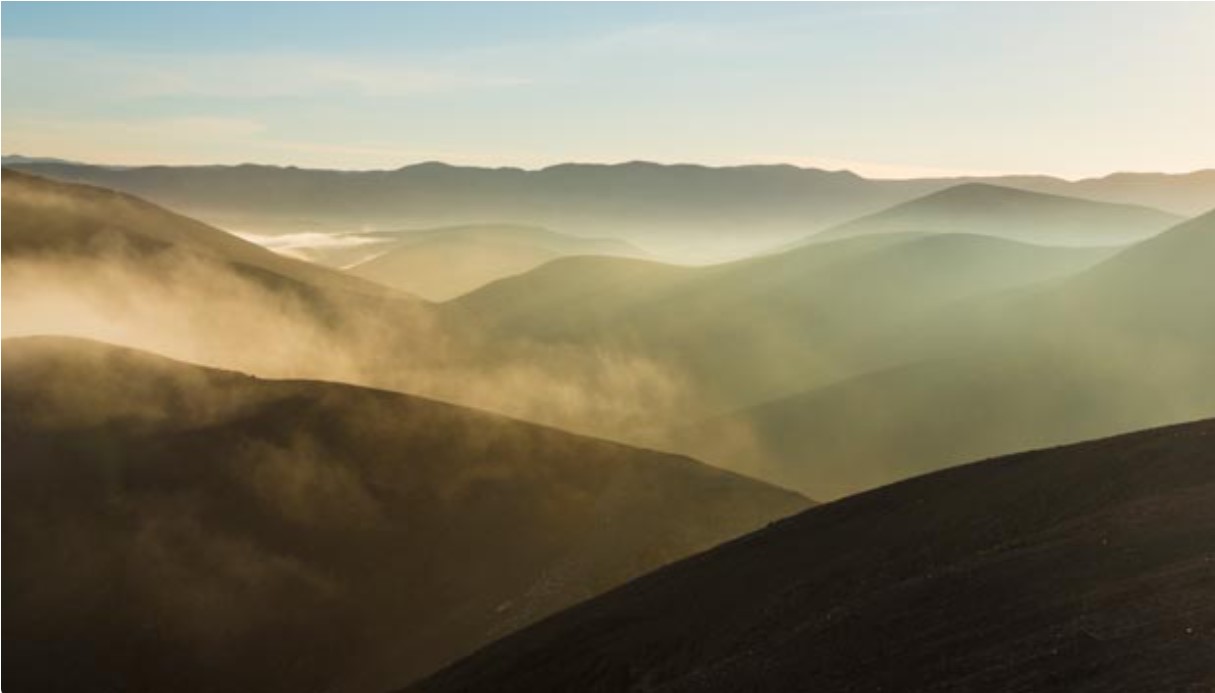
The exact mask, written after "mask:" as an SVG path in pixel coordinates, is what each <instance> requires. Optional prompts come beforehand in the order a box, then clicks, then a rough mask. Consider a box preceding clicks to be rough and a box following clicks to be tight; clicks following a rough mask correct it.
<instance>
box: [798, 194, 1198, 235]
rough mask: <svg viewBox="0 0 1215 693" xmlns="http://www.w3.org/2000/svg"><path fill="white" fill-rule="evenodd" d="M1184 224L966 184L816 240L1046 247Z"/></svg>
mask: <svg viewBox="0 0 1215 693" xmlns="http://www.w3.org/2000/svg"><path fill="white" fill-rule="evenodd" d="M1179 221H1181V218H1180V217H1177V216H1176V215H1173V214H1168V213H1165V212H1161V211H1158V210H1155V209H1149V208H1146V207H1136V206H1131V205H1116V204H1110V203H1107V202H1092V201H1089V200H1081V199H1079V198H1073V197H1062V196H1059V195H1047V194H1043V193H1036V192H1026V191H1024V190H1016V189H1013V188H1006V187H1000V186H996V185H988V184H984V183H966V184H963V185H958V186H956V187H952V188H948V189H946V190H942V191H939V192H934V193H932V194H931V195H927V196H925V197H922V198H919V199H916V200H912V201H911V202H904V203H902V204H899V205H896V206H894V207H892V208H890V209H887V210H883V211H881V212H878V213H876V214H870V215H868V216H864V217H861V218H859V219H855V220H853V221H849V222H847V223H845V224H840V225H839V226H835V227H832V228H830V229H827V230H826V231H823V232H821V233H819V234H816V235H815V236H814V239H815V240H829V239H838V238H848V237H853V236H862V235H867V234H881V233H909V232H910V233H974V234H983V235H988V236H996V237H998V238H1008V239H1012V240H1018V241H1023V242H1027V243H1041V244H1045V245H1070V246H1081V245H1088V246H1101V245H1117V244H1122V243H1129V242H1133V241H1138V240H1143V239H1144V238H1147V237H1150V236H1152V235H1154V234H1156V233H1158V232H1160V231H1163V230H1164V229H1166V228H1168V227H1170V226H1172V225H1174V224H1176V223H1177V222H1179Z"/></svg>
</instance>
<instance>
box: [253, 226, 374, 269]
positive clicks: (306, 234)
mask: <svg viewBox="0 0 1215 693" xmlns="http://www.w3.org/2000/svg"><path fill="white" fill-rule="evenodd" d="M229 233H231V234H232V235H233V236H236V237H237V238H240V239H241V240H244V241H248V242H250V243H254V244H256V245H260V246H261V247H263V248H265V249H266V250H270V251H273V252H275V253H278V254H279V255H285V256H287V257H291V258H295V259H297V260H307V261H309V262H316V263H319V264H322V265H328V266H330V267H340V268H342V269H345V268H347V267H352V266H354V265H357V264H359V263H361V262H366V261H367V260H369V259H371V258H373V257H375V256H376V255H379V254H380V253H381V252H383V250H384V249H385V248H386V247H387V246H389V245H392V243H393V239H391V238H385V237H383V236H370V235H367V234H364V233H361V232H343V233H325V232H320V231H302V232H299V233H285V234H261V233H251V232H247V231H229Z"/></svg>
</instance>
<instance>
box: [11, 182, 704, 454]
mask: <svg viewBox="0 0 1215 693" xmlns="http://www.w3.org/2000/svg"><path fill="white" fill-rule="evenodd" d="M3 193H4V236H3V239H4V241H3V242H4V247H3V267H4V271H3V284H4V287H3V288H4V291H3V304H4V305H3V307H4V324H3V331H4V335H5V336H21V335H31V334H63V335H72V336H79V337H88V338H94V339H101V340H104V341H108V342H113V343H118V344H124V345H127V346H133V347H137V348H142V349H147V350H151V351H154V352H157V353H160V354H163V355H167V356H171V357H174V358H179V359H183V360H187V361H190V362H194V363H201V364H204V365H212V366H219V367H225V368H234V369H238V370H242V371H245V372H249V373H254V374H257V375H261V376H266V377H304V378H316V379H325V380H339V381H344V382H350V383H356V384H363V385H371V386H376V387H384V388H388V389H394V390H401V391H407V392H411V393H415V394H423V395H426V396H430V397H434V398H437V399H443V400H447V401H456V402H459V403H464V404H470V405H474V406H478V407H481V408H488V409H493V410H495V411H499V412H506V413H510V414H513V415H516V416H520V417H523V418H527V419H529V420H533V421H539V422H544V423H549V424H555V425H561V426H563V427H567V428H574V429H577V430H579V431H583V432H587V431H596V432H599V433H606V432H611V433H612V434H613V435H617V436H619V437H621V438H624V437H627V436H626V435H625V433H626V432H629V431H635V430H637V429H639V428H644V427H646V426H652V425H653V423H652V422H651V420H653V419H655V418H656V414H661V416H658V417H657V418H662V417H665V416H669V414H670V412H673V411H675V410H678V409H680V408H682V407H683V406H684V405H683V401H684V399H685V397H684V396H683V395H682V393H681V391H680V390H679V388H678V387H677V386H676V384H675V383H674V382H673V380H672V377H671V376H670V375H669V374H668V373H666V372H663V371H662V370H661V369H659V368H658V367H657V366H655V365H654V364H652V363H650V362H649V361H648V360H647V359H646V358H644V357H642V356H639V355H620V354H614V353H606V352H602V351H598V352H596V351H582V350H576V349H562V348H559V347H551V346H549V345H533V344H515V345H509V346H508V345H500V344H498V343H495V342H489V341H487V340H485V339H483V338H482V337H481V333H480V330H479V329H478V327H477V326H476V325H473V324H468V323H464V322H462V321H449V320H447V319H446V318H445V317H444V316H442V315H439V314H438V313H437V312H436V311H435V310H434V309H433V308H432V307H431V306H430V305H429V304H428V303H426V302H424V301H421V300H418V299H415V298H412V297H410V296H408V295H406V294H403V293H402V292H399V291H394V290H392V289H389V288H387V287H383V286H381V285H378V284H374V283H372V282H369V281H366V280H362V279H359V278H357V277H353V276H350V275H349V274H346V273H343V272H340V271H337V270H333V269H329V268H325V267H321V266H318V265H313V264H309V263H306V262H303V261H300V260H297V259H291V258H286V257H282V256H280V255H277V254H274V253H271V252H269V251H267V250H265V249H263V248H260V247H258V246H256V245H253V244H251V243H246V242H244V241H241V240H239V239H237V238H235V237H232V236H230V235H229V234H226V233H224V232H222V231H219V230H218V229H215V228H212V227H209V226H206V225H204V224H201V223H199V222H196V221H193V220H191V219H188V218H185V217H182V216H179V215H176V214H173V213H170V212H167V211H165V210H164V209H162V208H159V207H156V206H155V205H151V204H149V203H146V202H143V201H141V200H138V199H136V198H133V197H130V196H128V195H124V194H120V193H114V192H112V191H105V190H101V189H97V188H93V187H90V186H81V185H70V184H63V183H57V182H53V181H49V180H46V179H41V178H37V177H33V176H28V175H26V174H22V173H19V172H10V171H6V172H5V183H4V188H3ZM491 355H492V358H491Z"/></svg>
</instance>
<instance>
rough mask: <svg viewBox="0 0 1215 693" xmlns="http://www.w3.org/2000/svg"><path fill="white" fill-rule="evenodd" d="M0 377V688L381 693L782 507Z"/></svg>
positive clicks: (389, 420)
mask: <svg viewBox="0 0 1215 693" xmlns="http://www.w3.org/2000/svg"><path fill="white" fill-rule="evenodd" d="M3 355H4V372H3V389H4V393H3V394H4V396H3V409H4V411H3V428H4V431H3V437H4V453H5V454H4V464H3V470H4V484H3V489H4V491H3V492H4V499H3V500H4V520H5V521H4V525H3V531H4V549H5V553H6V554H7V555H8V558H9V559H10V562H9V564H8V565H7V566H6V570H5V573H4V607H5V608H4V651H5V653H6V655H7V661H6V662H5V664H6V670H5V672H4V673H5V681H4V683H5V688H6V690H7V689H10V688H11V689H13V690H43V691H54V690H82V689H89V690H98V691H106V690H174V691H215V690H300V691H374V690H385V689H389V688H391V687H393V686H399V685H403V684H405V683H407V682H409V681H410V680H411V679H413V678H414V677H417V676H419V675H422V674H425V673H427V672H428V671H430V670H433V669H434V668H435V667H437V666H439V665H441V664H443V663H444V662H446V661H449V660H451V659H452V658H454V657H458V656H460V655H462V654H465V653H467V652H469V651H470V650H471V649H472V648H474V647H476V646H478V645H480V644H483V643H485V642H487V641H488V640H490V639H492V638H493V637H496V636H499V635H502V634H504V633H506V632H509V631H510V630H512V629H514V628H517V627H519V626H522V625H525V624H527V623H529V622H532V621H534V620H536V619H538V618H540V617H543V616H544V615H546V614H548V613H550V612H552V611H553V610H555V609H558V608H560V607H563V606H567V605H569V604H572V603H574V602H576V601H578V600H581V599H584V598H587V597H589V596H592V595H594V594H596V593H598V592H600V591H602V590H604V589H606V588H609V587H612V586H614V585H616V584H619V583H620V582H622V581H624V580H627V579H629V578H630V577H633V576H635V575H638V574H640V573H642V572H645V571H647V570H650V569H653V568H655V567H658V566H660V565H662V564H664V563H666V562H668V561H671V560H673V559H676V558H679V557H682V556H686V555H688V554H689V553H692V552H695V551H699V550H703V549H705V548H708V547H710V546H712V545H714V544H717V543H719V542H721V541H723V540H726V539H729V538H731V537H733V536H737V535H738V534H740V533H743V532H746V531H750V530H752V529H754V528H756V527H759V526H762V525H763V524H764V523H765V522H768V521H770V520H772V519H775V518H778V517H782V516H785V515H788V514H790V513H792V512H795V511H797V510H800V509H802V508H804V507H806V505H807V504H808V502H807V501H806V500H805V499H804V498H802V497H801V496H798V495H796V494H792V493H789V492H785V491H782V490H780V489H776V488H773V487H771V486H767V485H765V484H762V483H759V482H754V481H751V480H748V479H746V478H743V477H739V476H736V475H733V474H730V473H727V472H723V471H719V470H717V469H714V468H711V467H707V466H705V465H702V464H699V463H697V462H694V461H692V460H690V459H687V458H683V457H678V456H673V455H665V454H660V453H655V452H650V451H646V450H640V449H636V448H630V447H627V446H623V445H618V444H613V443H608V442H605V441H600V440H596V439H592V438H586V437H581V436H576V435H573V434H569V433H565V432H562V431H559V430H556V429H549V428H544V427H540V426H535V425H532V424H527V423H523V422H519V421H515V420H511V419H507V418H504V417H500V416H495V415H491V414H487V413H483V412H478V411H473V410H468V409H462V408H460V407H455V406H451V405H447V404H442V403H439V402H434V401H429V400H424V399H420V398H415V397H409V396H405V395H399V394H394V393H388V392H383V391H378V390H368V389H363V388H357V387H352V386H347V385H339V384H332V383H320V382H311V381H265V380H258V379H254V378H250V377H248V376H244V375H240V374H237V373H232V372H227V371H217V370H211V369H205V368H200V367H196V366H191V365H188V364H184V363H180V362H175V361H170V360H168V359H164V358H161V357H158V356H154V355H151V354H147V353H143V352H136V351H131V350H126V349H120V348H117V347H111V346H106V345H102V344H99V343H95V342H87V341H80V340H68V339H58V338H28V339H19V340H6V341H5V342H4V350H3Z"/></svg>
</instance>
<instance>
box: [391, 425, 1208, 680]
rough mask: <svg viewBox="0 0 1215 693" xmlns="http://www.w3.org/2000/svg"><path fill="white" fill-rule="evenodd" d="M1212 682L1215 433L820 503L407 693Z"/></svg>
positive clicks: (1007, 461) (1002, 462)
mask: <svg viewBox="0 0 1215 693" xmlns="http://www.w3.org/2000/svg"><path fill="white" fill-rule="evenodd" d="M1212 687H1215V420H1207V421H1201V422H1197V423H1192V424H1184V425H1178V426H1173V427H1170V428H1161V429H1155V430H1148V431H1142V432H1138V433H1133V434H1129V435H1124V436H1119V437H1116V438H1109V439H1104V440H1098V441H1094V442H1088V443H1082V444H1078V445H1072V446H1068V447H1062V448H1056V449H1050V450H1042V451H1037V452H1031V453H1024V454H1020V455H1013V456H1009V457H1003V458H999V459H994V460H989V461H985V462H980V463H976V464H971V465H967V466H965V467H960V468H955V469H950V470H947V471H943V472H937V473H934V474H931V475H928V476H924V477H919V478H916V479H912V480H909V481H905V482H902V483H899V484H895V485H892V486H887V487H884V488H881V489H878V490H875V491H871V492H868V493H864V494H861V495H859V496H854V497H851V498H847V499H845V500H842V501H838V502H835V503H831V504H828V505H823V506H819V507H818V508H814V509H811V510H809V511H807V512H805V513H802V514H801V515H798V516H797V517H794V518H790V519H788V520H786V521H783V522H780V523H778V524H777V525H775V526H772V527H769V528H767V529H764V530H761V531H759V532H756V533H754V534H751V535H749V536H747V537H745V538H742V539H740V540H737V541H735V542H732V543H730V544H727V545H724V546H721V547H718V548H716V549H714V550H712V551H710V552H708V553H705V554H702V555H699V556H696V557H694V558H691V559H688V560H685V561H682V562H680V563H678V564H675V565H672V566H669V567H667V568H665V569H662V570H659V571H657V572H656V573H653V574H651V575H647V576H646V577H643V578H640V579H638V580H635V581H633V582H631V583H629V584H628V585H626V586H624V587H622V588H620V589H618V590H615V591H613V592H610V593H608V594H606V595H604V596H602V597H600V598H598V599H594V600H591V601H589V602H587V603H585V604H581V605H579V606H577V607H574V608H573V609H570V610H567V611H565V612H562V613H560V614H558V615H557V616H555V617H553V618H551V619H548V620H546V621H544V622H542V623H540V624H538V625H536V626H533V627H531V628H529V629H526V630H524V631H521V632H519V633H516V634H515V635H512V636H510V637H508V638H505V639H503V640H501V641H499V642H497V643H495V644H493V645H491V646H489V647H487V648H485V649H483V650H481V651H480V652H478V653H477V654H475V655H473V656H472V657H470V658H468V659H466V660H464V661H462V662H460V663H458V664H456V665H455V666H453V667H451V668H449V669H447V670H445V671H443V672H441V673H439V674H438V675H436V676H434V677H432V678H430V679H428V680H426V681H424V682H422V683H421V684H419V685H417V686H415V687H414V688H413V689H411V690H415V691H426V692H427V693H439V692H445V691H462V692H466V693H469V692H475V691H495V692H499V693H503V692H509V691H527V693H543V692H545V691H582V692H586V693H590V692H594V691H613V692H621V691H654V692H663V693H666V692H670V691H723V692H726V691H728V692H730V693H735V692H738V691H767V692H771V691H816V692H818V693H833V692H836V691H841V692H842V691H858V692H859V691H864V692H871V691H899V692H900V693H918V692H927V691H932V692H934V693H946V692H953V691H957V692H959V693H960V692H962V691H966V692H973V691H1002V692H1005V693H1050V692H1052V691H1060V692H1063V691H1068V692H1071V693H1075V692H1080V691H1091V692H1093V693H1097V692H1100V693H1120V692H1121V693H1130V692H1143V693H1148V692H1153V693H1155V692H1159V691H1174V692H1180V691H1192V692H1197V691H1209V690H1211V689H1212Z"/></svg>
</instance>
